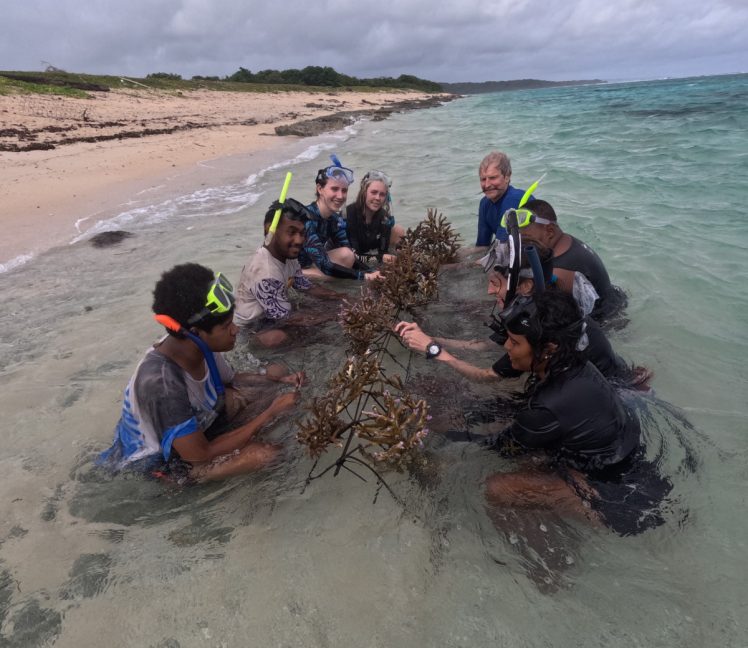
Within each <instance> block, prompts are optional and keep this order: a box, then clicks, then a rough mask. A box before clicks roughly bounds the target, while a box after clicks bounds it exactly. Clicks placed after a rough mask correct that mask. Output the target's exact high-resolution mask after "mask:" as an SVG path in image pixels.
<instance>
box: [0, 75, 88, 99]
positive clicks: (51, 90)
mask: <svg viewBox="0 0 748 648" xmlns="http://www.w3.org/2000/svg"><path fill="white" fill-rule="evenodd" d="M10 94H51V95H62V96H64V97H78V98H85V97H87V96H88V94H87V93H86V92H85V91H83V90H78V89H77V88H70V87H65V86H59V85H50V84H46V83H29V82H26V81H19V80H17V79H8V78H7V77H4V76H2V75H1V74H0V95H10Z"/></svg>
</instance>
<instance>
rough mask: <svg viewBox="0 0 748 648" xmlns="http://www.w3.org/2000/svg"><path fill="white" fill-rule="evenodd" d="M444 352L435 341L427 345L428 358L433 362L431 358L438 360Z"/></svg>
mask: <svg viewBox="0 0 748 648" xmlns="http://www.w3.org/2000/svg"><path fill="white" fill-rule="evenodd" d="M441 352H442V348H441V347H440V346H439V345H438V344H437V343H436V342H434V341H433V340H431V342H429V343H428V344H427V345H426V357H427V358H428V359H429V360H431V358H436V356H438V355H439V354H440V353H441Z"/></svg>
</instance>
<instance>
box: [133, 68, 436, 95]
mask: <svg viewBox="0 0 748 648" xmlns="http://www.w3.org/2000/svg"><path fill="white" fill-rule="evenodd" d="M147 78H151V79H171V80H175V81H177V80H181V78H182V77H181V76H180V75H178V74H172V73H168V72H156V73H154V74H149V75H148V77H147ZM192 80H193V81H232V82H234V83H266V84H271V85H272V84H285V85H308V86H328V87H332V88H340V87H344V86H373V87H378V88H380V87H385V88H407V89H413V90H423V91H425V92H441V89H442V87H441V85H440V84H438V83H435V82H434V81H428V80H426V79H419V78H418V77H417V76H413V75H412V74H401V75H400V76H399V77H397V78H393V77H375V78H372V79H359V78H357V77H354V76H348V75H347V74H341V73H340V72H336V71H335V70H334V69H333V68H331V67H322V66H319V65H308V66H307V67H305V68H304V69H302V70H296V69H289V70H261V71H260V72H251V71H250V70H248V69H247V68H243V67H240V68H239V69H238V70H237V71H236V72H234V74H231V75H230V76H226V77H224V78H223V79H221V78H219V77H217V76H193V77H192Z"/></svg>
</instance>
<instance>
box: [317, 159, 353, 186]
mask: <svg viewBox="0 0 748 648" xmlns="http://www.w3.org/2000/svg"><path fill="white" fill-rule="evenodd" d="M330 160H331V161H332V165H330V166H329V167H325V168H324V169H320V170H319V171H317V177H316V178H315V182H316V183H317V184H318V185H321V184H323V183H324V182H326V181H327V179H330V180H335V181H336V182H342V183H345V184H346V185H350V184H353V170H352V169H349V168H348V167H344V166H343V165H342V164H341V162H340V160H339V159H338V157H337V155H334V154H333V155H331V156H330Z"/></svg>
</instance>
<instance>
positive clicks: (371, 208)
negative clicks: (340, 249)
mask: <svg viewBox="0 0 748 648" xmlns="http://www.w3.org/2000/svg"><path fill="white" fill-rule="evenodd" d="M391 186H392V180H390V178H389V176H387V175H386V174H384V173H382V172H381V171H369V172H368V173H367V174H366V175H365V176H364V177H363V179H362V180H361V188H360V189H359V192H358V196H357V197H356V201H355V202H354V203H353V204H351V205H348V207H347V208H346V214H345V220H346V227H347V231H348V240H349V241H350V243H351V247H352V248H353V251H354V252H355V253H356V257H357V259H358V260H359V261H360V262H363V263H368V262H369V260H370V259H372V258H375V259H376V260H377V261H379V263H381V262H382V261H391V260H392V255H391V254H389V253H388V252H389V250H390V249H393V248H394V247H395V246H396V245H397V244H398V242H399V241H400V239H401V238H402V237H403V235H404V234H405V230H404V229H403V227H402V226H401V225H396V224H395V218H394V217H393V216H392V213H391V212H390V196H389V191H390V187H391Z"/></svg>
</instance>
